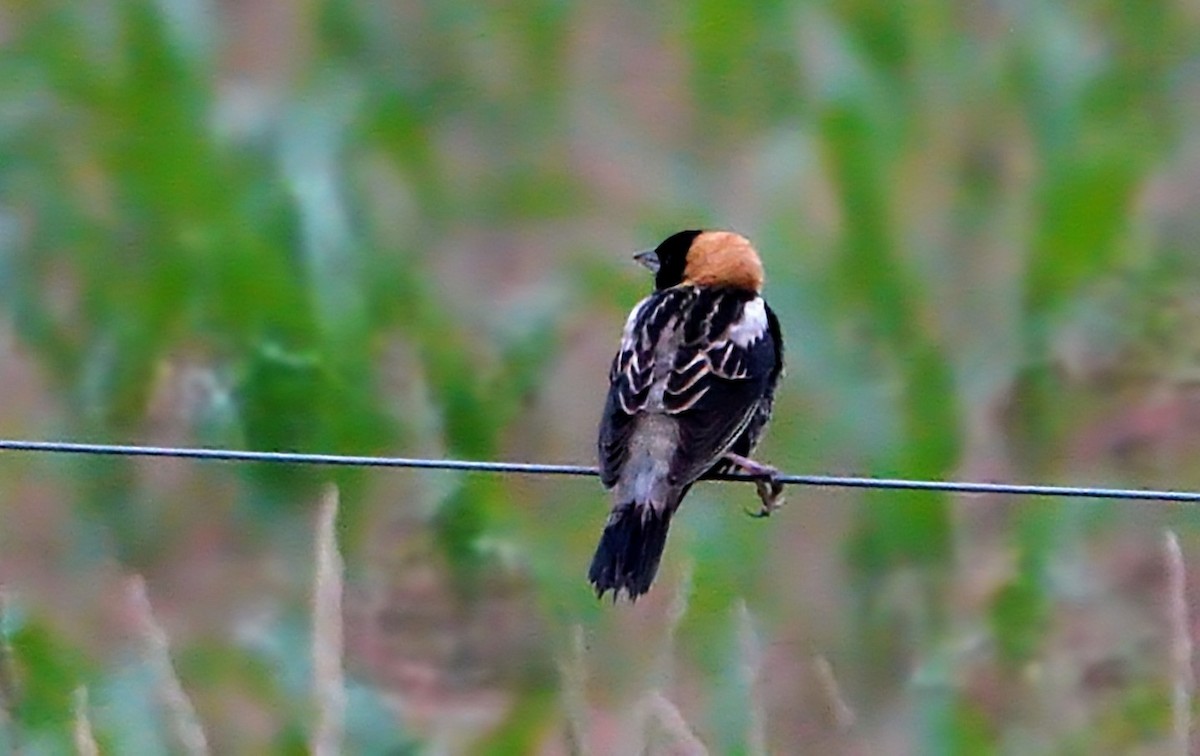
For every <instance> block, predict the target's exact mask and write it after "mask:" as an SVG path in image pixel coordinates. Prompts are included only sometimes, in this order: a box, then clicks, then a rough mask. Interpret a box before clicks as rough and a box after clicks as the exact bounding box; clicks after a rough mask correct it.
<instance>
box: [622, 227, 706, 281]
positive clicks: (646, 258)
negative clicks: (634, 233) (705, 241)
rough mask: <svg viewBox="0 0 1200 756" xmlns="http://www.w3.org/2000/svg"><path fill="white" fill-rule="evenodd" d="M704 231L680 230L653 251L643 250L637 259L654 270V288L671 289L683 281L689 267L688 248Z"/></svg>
mask: <svg viewBox="0 0 1200 756" xmlns="http://www.w3.org/2000/svg"><path fill="white" fill-rule="evenodd" d="M701 233H702V232H701V231H699V230H691V231H680V232H679V233H676V234H671V235H670V236H668V237H667V238H666V239H664V240H663V241H662V243H661V244H659V245H658V246H657V247H655V248H654V251H653V252H642V253H641V254H639V255H637V260H638V261H639V262H641V263H642V264H643V265H645V266H646V267H647V268H650V270H652V271H654V288H655V289H658V290H660V291H661V290H662V289H669V288H671V287H672V286H678V285H679V284H681V283H683V277H684V276H683V272H684V269H686V268H687V257H688V250H689V249H691V248H692V242H694V241H695V240H696V237H697V236H699V235H700V234H701Z"/></svg>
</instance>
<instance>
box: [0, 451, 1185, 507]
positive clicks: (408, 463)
mask: <svg viewBox="0 0 1200 756" xmlns="http://www.w3.org/2000/svg"><path fill="white" fill-rule="evenodd" d="M0 451H12V452H39V453H54V454H98V455H105V456H122V457H174V458H180V459H201V460H211V461H220V462H268V463H273V464H292V465H337V466H347V467H405V468H417V469H422V470H460V471H465V472H486V473H515V474H519V475H590V476H596V475H599V472H598V471H597V470H596V468H595V467H589V466H587V465H546V464H538V463H530V462H479V461H475V460H464V459H414V458H411V457H372V456H357V455H341V454H303V453H299V452H268V451H246V450H241V449H204V448H190V447H170V446H130V445H124V444H86V443H73V442H68V441H25V440H20V439H0ZM712 479H713V480H740V481H747V480H753V479H754V478H753V477H752V476H749V475H745V474H732V475H718V476H713V478H712ZM778 480H779V482H780V483H787V484H790V485H800V486H817V487H822V488H872V489H890V490H905V491H940V492H943V493H966V494H1003V495H1010V496H1061V497H1077V498H1087V499H1132V500H1140V501H1176V502H1186V503H1190V504H1196V503H1200V492H1196V491H1161V490H1152V489H1141V488H1095V487H1090V486H1041V485H1027V484H1021V483H975V482H969V481H949V480H947V481H942V480H907V479H903V478H866V477H853V476H842V475H779V476H778Z"/></svg>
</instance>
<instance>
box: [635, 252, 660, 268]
mask: <svg viewBox="0 0 1200 756" xmlns="http://www.w3.org/2000/svg"><path fill="white" fill-rule="evenodd" d="M633 259H634V260H637V261H638V262H640V263H641V264H642V265H645V266H646V267H647V268H649V269H650V272H651V273H657V272H658V268H659V266H660V265H661V263H660V262H659V260H658V255H657V254H655V253H654V250H652V249H648V250H646V251H645V252H638V253H637V254H636V255H634V256H633Z"/></svg>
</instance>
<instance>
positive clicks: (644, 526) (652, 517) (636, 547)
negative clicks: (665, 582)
mask: <svg viewBox="0 0 1200 756" xmlns="http://www.w3.org/2000/svg"><path fill="white" fill-rule="evenodd" d="M673 511H674V510H673V509H672V508H663V509H657V508H655V507H653V506H651V505H649V504H636V503H634V502H630V503H628V504H622V505H621V506H619V507H617V508H616V509H614V510H613V511H612V514H611V515H609V518H608V523H607V524H606V525H605V526H604V534H603V535H602V536H600V545H599V546H597V547H596V556H594V557H592V568H591V569H590V570H589V571H588V580H590V581H591V583H592V587H594V588H595V589H596V595H597V596H599V597H601V598H603V597H604V594H605V592H606V591H610V590H611V591H612V592H613V599H614V600H615V599H616V598H617V597H618V596H620V595H621V591H622V590H624V591H625V594H626V595H627V596H629V599H630V600H631V601H632V600H634V599H636V598H637V597H638V596H641V595H642V594H643V593H645V592H646V591H648V590H650V584H651V583H652V582H654V575H655V573H657V572H658V562H659V560H660V559H662V553H663V548H664V547H665V546H666V545H667V529H668V528H669V527H670V525H671V514H672V512H673Z"/></svg>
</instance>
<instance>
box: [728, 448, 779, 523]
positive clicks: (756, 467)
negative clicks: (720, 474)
mask: <svg viewBox="0 0 1200 756" xmlns="http://www.w3.org/2000/svg"><path fill="white" fill-rule="evenodd" d="M725 456H726V458H727V459H729V461H731V462H733V463H734V464H735V465H737V466H738V467H740V468H742V470H744V471H745V472H746V473H747V474H748V475H753V476H754V477H755V481H754V487H755V489H756V490H757V491H758V498H759V499H761V500H762V508H761V509H759V510H758V511H757V512H751V511H750V510H748V509H746V510H744V511H745V512H746V514H748V515H750V516H751V517H755V518H761V517H770V516H771V513H772V512H774V511H775V510H776V509H779V508H780V507H781V506H783V483H780V482H779V470H777V469H775V468H774V467H772V466H770V465H764V464H763V463H761V462H755V461H754V460H752V459H749V458H747V457H743V456H742V455H740V454H726V455H725Z"/></svg>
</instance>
